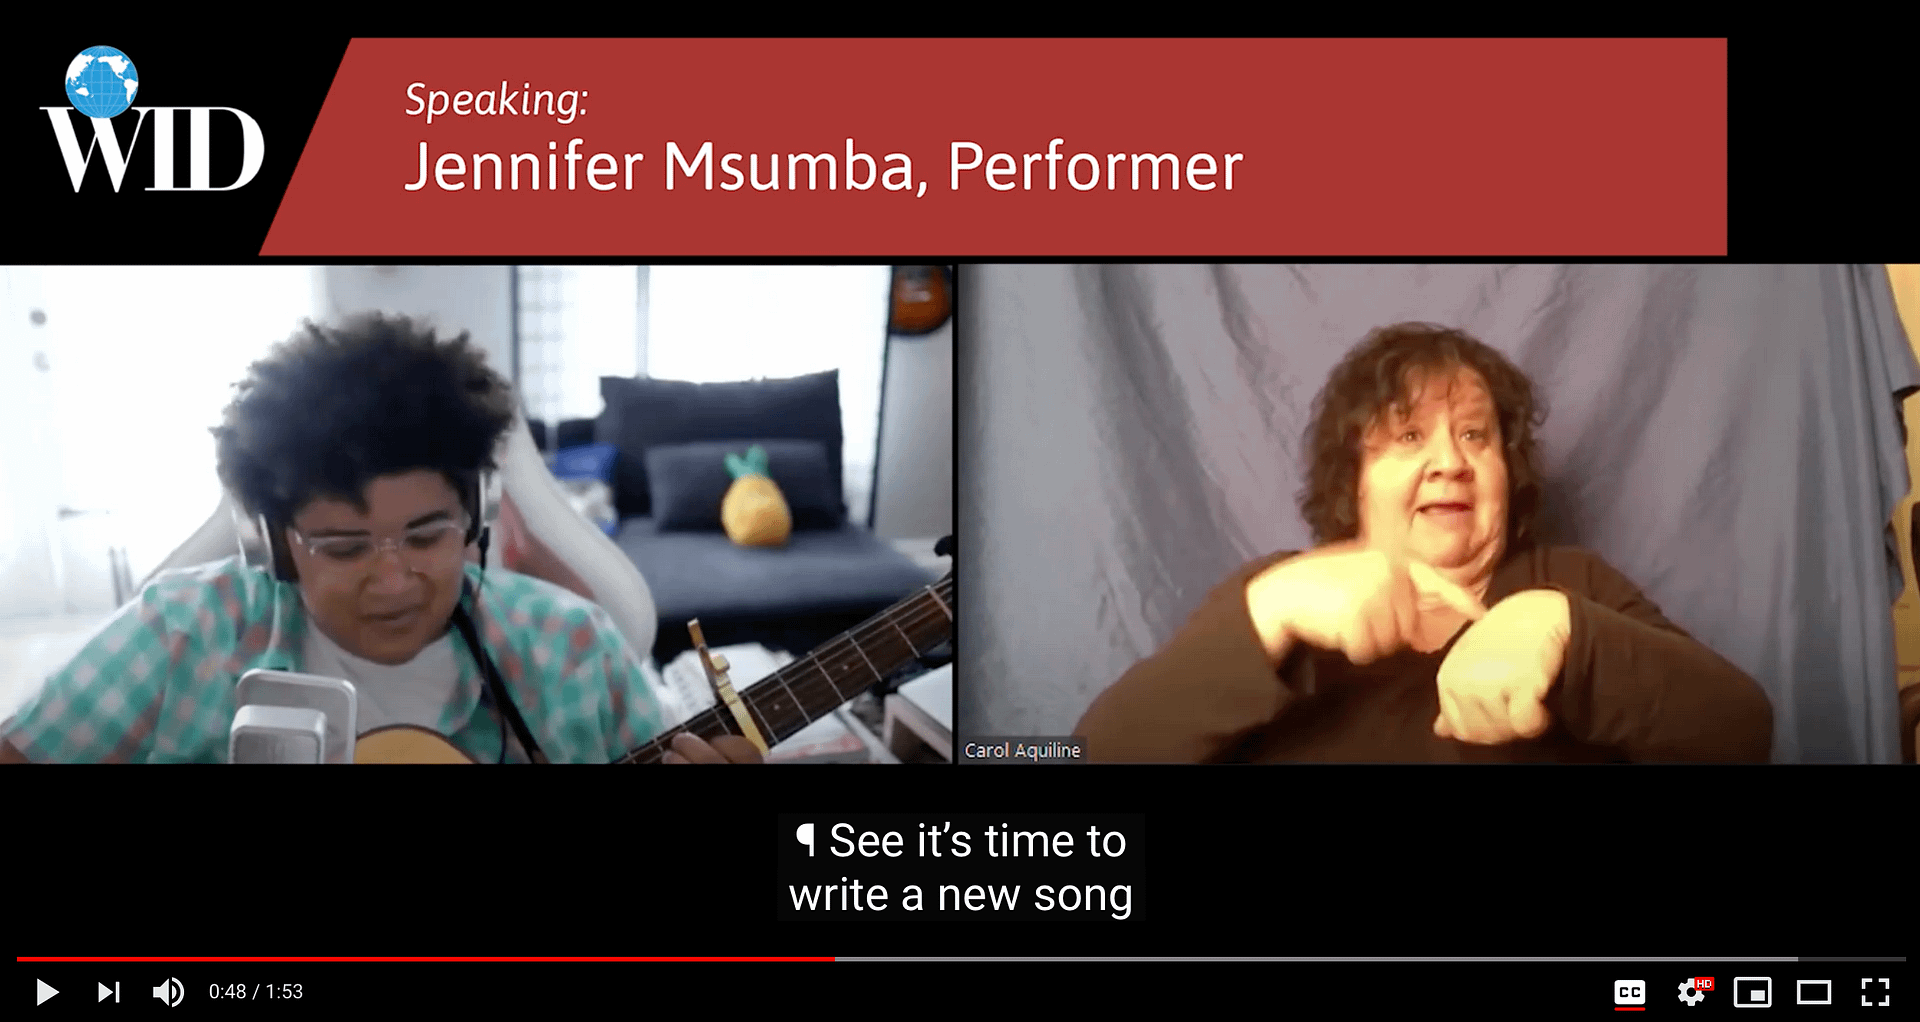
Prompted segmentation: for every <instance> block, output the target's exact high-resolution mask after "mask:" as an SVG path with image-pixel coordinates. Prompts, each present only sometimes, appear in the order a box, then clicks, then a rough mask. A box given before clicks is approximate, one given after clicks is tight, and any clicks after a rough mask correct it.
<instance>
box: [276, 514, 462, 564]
mask: <svg viewBox="0 0 1920 1022" xmlns="http://www.w3.org/2000/svg"><path fill="white" fill-rule="evenodd" d="M468 524H469V523H468V521H467V519H466V517H465V516H464V515H463V516H462V517H461V518H459V519H458V520H455V519H441V520H440V521H437V522H428V523H427V524H425V525H419V526H415V527H414V528H411V529H408V530H407V531H406V533H405V535H403V536H401V537H400V538H399V539H391V538H389V539H382V540H375V539H373V538H372V537H370V536H321V537H319V538H317V539H312V538H308V537H307V536H305V535H302V534H301V532H300V530H298V529H293V528H289V529H288V531H289V532H291V533H293V535H294V538H295V539H296V540H298V541H299V543H300V545H301V546H303V547H306V549H307V552H308V553H310V554H312V555H313V556H315V557H318V558H324V559H325V560H326V561H328V562H329V563H331V564H337V565H339V566H340V567H342V568H371V567H372V566H373V564H374V561H375V560H376V559H377V558H378V557H379V555H380V551H382V550H392V551H393V552H394V553H395V554H397V555H398V556H399V557H400V561H401V563H403V564H405V565H406V566H407V567H408V568H409V569H411V570H413V571H416V572H417V571H419V570H421V568H423V567H430V566H432V565H435V564H438V563H439V562H441V561H442V560H445V559H446V558H448V557H451V556H455V555H457V554H458V553H459V552H460V551H461V549H462V548H463V547H465V546H466V544H465V543H462V542H461V541H460V540H461V539H462V538H463V537H464V536H465V535H466V531H467V526H468Z"/></svg>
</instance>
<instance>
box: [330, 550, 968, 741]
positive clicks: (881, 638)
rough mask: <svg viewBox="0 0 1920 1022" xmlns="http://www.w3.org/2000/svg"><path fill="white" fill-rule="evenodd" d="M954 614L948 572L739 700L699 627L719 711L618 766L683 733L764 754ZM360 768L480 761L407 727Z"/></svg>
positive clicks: (373, 735)
mask: <svg viewBox="0 0 1920 1022" xmlns="http://www.w3.org/2000/svg"><path fill="white" fill-rule="evenodd" d="M939 549H940V551H941V555H942V556H951V555H952V553H951V552H952V549H953V548H952V544H951V543H950V542H948V541H944V540H943V541H942V542H941V545H940V548H939ZM953 611H954V602H953V573H952V572H948V573H947V575H946V577H945V578H942V579H941V580H940V581H938V582H935V583H934V584H932V585H930V586H927V587H926V588H924V589H921V590H920V591H919V592H917V593H915V594H913V595H912V596H909V597H907V598H906V599H904V600H901V601H900V602H899V603H896V604H894V605H893V606H891V607H889V608H887V609H886V610H884V611H881V612H880V613H879V614H877V615H875V616H874V617H872V618H869V619H868V620H866V621H865V622H862V623H861V624H859V625H856V626H854V627H853V628H851V629H849V630H848V631H846V632H843V633H841V634H840V635H838V636H836V637H835V638H832V639H829V640H827V641H826V642H825V643H823V644H821V646H820V647H819V648H818V649H815V650H814V651H813V652H811V653H809V654H807V655H806V656H804V657H802V658H800V659H799V660H795V661H794V662H792V663H790V664H788V665H786V666H785V667H782V668H780V669H779V670H777V671H775V672H773V673H772V674H770V675H768V676H767V677H765V678H763V679H761V680H759V681H757V682H755V683H754V684H753V685H752V687H750V688H748V689H747V690H746V691H744V692H740V693H738V694H737V695H736V694H735V693H734V691H733V688H732V685H731V683H730V682H729V681H727V679H726V664H725V661H724V660H721V659H720V658H718V657H709V655H708V653H707V650H706V644H705V643H704V642H703V641H700V640H699V622H697V621H695V622H692V623H691V624H690V627H691V628H692V630H693V632H694V635H695V639H696V646H697V648H698V649H699V651H700V656H701V660H702V662H703V664H704V666H705V667H706V670H707V674H708V678H709V679H710V680H711V681H712V682H713V683H714V686H715V689H716V693H715V694H716V698H715V700H714V705H713V707H712V708H711V709H708V710H706V711H704V712H702V713H698V714H695V715H694V717H693V718H692V719H691V720H688V721H687V722H686V723H684V724H681V725H680V726H679V727H676V728H673V729H672V730H670V731H668V732H666V733H665V734H662V735H660V736H659V737H657V738H654V739H653V740H652V741H650V742H648V743H647V744H645V745H643V746H641V747H640V748H638V749H635V750H634V751H632V752H630V753H628V754H627V755H625V756H622V757H621V758H619V759H617V760H615V761H614V762H616V763H658V762H660V760H661V759H662V758H663V757H664V756H665V755H666V753H667V750H668V748H669V747H670V746H671V745H672V743H673V739H674V737H675V736H677V735H679V734H680V733H681V732H691V733H693V734H694V735H696V736H698V737H700V738H702V739H704V740H706V741H712V740H713V739H715V738H718V737H720V736H721V735H740V736H743V737H747V738H749V739H750V740H752V741H753V742H754V744H755V745H758V746H761V747H762V752H763V753H764V751H765V749H766V748H771V747H773V746H776V745H779V744H780V743H781V742H782V741H784V740H786V739H787V738H790V737H792V736H793V735H795V734H797V733H798V732H799V731H800V730H801V729H802V728H805V727H806V726H807V725H809V724H812V723H813V722H814V721H816V720H819V719H820V718H821V717H823V716H825V715H827V714H828V713H831V712H832V711H833V710H834V708H835V707H838V706H842V705H844V704H845V703H847V702H848V701H849V700H851V699H853V698H854V697H855V696H858V695H860V694H861V693H862V692H865V691H866V690H867V689H869V688H872V687H873V686H874V685H876V684H878V683H879V682H881V681H882V680H884V679H885V678H886V677H887V676H888V675H889V674H892V673H893V672H894V671H897V670H899V669H900V668H902V667H905V666H907V665H908V664H911V663H914V662H916V661H918V660H920V659H921V657H922V656H923V654H924V653H925V652H926V651H928V650H932V649H934V648H935V647H937V646H939V645H940V644H941V643H943V642H946V641H947V640H949V639H951V638H952V637H953ZM715 661H719V662H718V663H717V664H716V663H715ZM743 718H744V719H743ZM354 762H355V763H412V764H420V763H475V762H478V761H477V760H475V759H474V758H473V757H472V756H469V755H468V754H467V753H465V752H463V751H461V750H460V749H459V748H458V747H456V746H455V745H454V744H453V743H452V742H451V741H449V740H448V739H447V738H446V737H445V736H444V735H440V734H437V733H435V732H433V731H429V730H427V729H426V728H417V727H412V726H408V725H400V726H395V727H389V728H382V729H380V730H378V731H372V732H368V733H367V734H365V735H362V736H360V738H359V739H358V741H357V742H356V743H355V746H354Z"/></svg>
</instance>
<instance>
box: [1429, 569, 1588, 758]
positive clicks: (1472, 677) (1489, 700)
mask: <svg viewBox="0 0 1920 1022" xmlns="http://www.w3.org/2000/svg"><path fill="white" fill-rule="evenodd" d="M1571 613H1572V608H1571V607H1570V606H1569V605H1568V603H1567V597H1566V594H1564V593H1560V592H1556V591H1554V590H1551V589H1529V590H1526V591H1524V592H1518V593H1514V594H1513V595H1512V596H1509V597H1507V598H1506V599H1504V600H1501V601H1500V602H1499V603H1497V604H1494V606H1493V609H1492V610H1489V611H1487V614H1486V616H1485V617H1483V618H1481V619H1480V620H1479V621H1476V622H1474V623H1473V624H1472V625H1470V626H1468V628H1467V630H1466V633H1465V634H1463V635H1461V636H1460V639H1459V641H1458V642H1456V643H1454V646H1453V649H1452V650H1451V651H1449V652H1448V653H1447V659H1446V661H1445V662H1444V663H1442V664H1441V665H1440V716H1439V717H1438V718H1436V719H1435V720H1434V722H1433V733H1434V734H1436V735H1439V736H1440V737H1441V738H1453V739H1457V740H1459V741H1462V742H1467V743H1470V744H1473V745H1499V744H1501V743H1503V742H1511V741H1517V740H1521V739H1527V738H1538V737H1539V736H1540V735H1542V734H1544V733H1545V732H1546V730H1547V727H1548V725H1549V724H1551V723H1552V717H1551V715H1550V714H1549V713H1548V712H1547V707H1546V699H1547V693H1548V692H1549V691H1550V690H1551V689H1552V688H1553V683H1554V680H1555V679H1557V678H1559V676H1560V668H1561V666H1562V665H1563V664H1564V663H1565V662H1566V656H1567V640H1568V638H1569V637H1570V636H1571V635H1572V633H1573V625H1572V622H1571V618H1570V615H1571Z"/></svg>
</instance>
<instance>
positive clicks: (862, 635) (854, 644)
mask: <svg viewBox="0 0 1920 1022" xmlns="http://www.w3.org/2000/svg"><path fill="white" fill-rule="evenodd" d="M941 589H945V590H947V591H948V594H949V595H951V590H952V589H953V581H952V579H951V578H948V579H945V580H942V581H941V582H939V583H936V584H935V585H932V586H928V587H927V588H926V589H925V590H923V592H925V593H929V594H931V595H933V596H934V598H935V599H936V600H937V599H938V598H939V593H938V590H941ZM915 599H918V598H917V597H916V598H915ZM948 620H950V618H949V617H948V615H947V613H946V611H945V609H944V608H938V609H935V610H934V611H933V612H931V613H928V612H927V611H926V609H925V608H924V607H916V608H915V609H913V610H912V611H911V612H910V613H909V615H908V616H904V617H903V616H902V615H901V614H900V613H899V612H898V608H896V609H895V610H890V611H888V612H887V613H884V614H882V615H880V616H879V617H877V618H875V619H873V620H870V621H867V622H863V623H862V624H860V625H857V626H855V627H854V628H851V629H849V630H847V631H845V632H842V633H841V634H840V635H838V636H835V637H834V638H832V639H829V640H828V641H827V642H825V643H822V644H821V645H820V646H819V648H817V649H815V650H814V651H812V652H811V653H809V654H807V655H806V656H804V657H802V658H800V660H798V661H795V662H794V664H793V665H791V667H790V668H785V669H782V670H779V671H776V672H775V676H776V677H778V678H779V680H780V683H781V687H782V688H783V689H784V690H785V691H786V693H787V698H788V700H789V701H790V702H791V703H792V704H793V709H794V710H795V711H798V713H799V715H800V716H801V717H802V718H804V720H805V721H806V723H807V724H811V723H812V722H813V721H814V718H813V717H812V716H811V715H810V714H808V713H807V712H806V708H805V704H806V703H807V702H810V701H811V699H810V698H809V697H811V696H812V695H813V694H815V693H816V692H820V691H821V690H820V686H821V685H822V684H824V685H825V686H826V691H830V692H831V693H832V694H833V695H834V697H835V698H836V699H838V700H839V702H838V703H836V704H835V705H839V703H844V702H846V701H847V700H848V699H851V698H853V696H854V695H858V694H859V693H860V692H863V691H865V690H866V689H868V688H871V687H872V686H873V685H874V684H877V683H878V682H879V681H881V680H883V677H884V676H882V675H881V674H880V672H879V671H878V670H877V669H876V668H874V667H873V665H872V661H870V660H868V659H867V657H866V653H865V651H864V650H863V649H861V646H860V642H861V640H863V639H864V640H866V641H868V642H869V643H873V640H875V639H878V638H880V637H881V636H883V635H884V634H885V632H886V630H887V628H888V627H889V626H891V627H893V629H894V630H895V631H900V624H901V623H902V622H904V623H905V624H906V626H907V627H909V628H912V629H914V630H916V631H917V630H919V629H920V628H922V627H924V626H926V625H928V624H945V623H946V622H947V621H948ZM901 634H902V636H903V637H904V636H905V633H904V632H901ZM874 644H875V645H877V643H874ZM907 648H908V649H909V650H910V651H912V652H913V653H914V655H915V656H918V655H919V651H918V650H917V649H915V648H914V646H913V644H912V642H911V641H909V642H908V643H907ZM849 649H851V651H852V652H853V653H854V654H855V655H857V656H858V657H859V658H860V660H859V661H854V660H853V659H852V658H851V657H849V656H847V655H846V654H847V652H848V650H849ZM830 664H832V665H835V666H839V667H840V668H841V670H840V676H841V677H843V678H844V677H845V676H846V674H847V673H848V672H849V671H851V670H852V669H853V667H854V666H856V665H859V664H864V666H866V668H867V673H868V674H870V675H873V676H874V680H873V681H871V682H867V683H865V684H860V685H858V686H857V687H856V688H855V689H854V691H853V694H852V695H849V694H848V693H847V692H846V691H845V690H843V689H842V688H841V687H840V686H839V685H838V684H836V683H835V681H834V674H833V671H832V670H830V669H829V665H830ZM788 673H791V674H792V678H791V680H789V679H788V678H785V677H780V676H781V675H785V674H788ZM803 693H804V694H803ZM822 694H824V693H822ZM775 698H776V699H777V698H778V697H777V696H776V697H775ZM756 702H758V701H748V700H747V699H745V698H743V699H742V703H743V704H745V706H746V709H747V712H748V713H749V714H750V715H751V716H752V718H753V719H754V721H755V723H756V725H758V726H760V727H762V728H763V729H765V730H766V731H771V732H775V733H776V734H777V733H778V731H779V730H780V729H778V728H775V727H774V726H773V724H772V722H771V721H770V720H768V719H767V713H768V712H769V711H775V712H777V710H776V708H775V707H767V708H764V709H763V708H760V707H759V706H757V705H755V704H756ZM756 710H759V712H755V711H756ZM737 726H738V721H736V720H734V719H733V714H732V712H731V708H730V707H725V706H723V705H718V704H716V705H715V706H713V707H711V708H709V709H707V710H704V711H702V712H700V713H698V714H695V715H694V716H693V717H692V718H689V719H688V720H687V721H685V722H683V723H682V724H680V725H678V726H676V727H674V728H673V729H671V730H669V731H668V732H666V733H665V734H662V735H660V736H658V737H656V738H654V739H653V740H651V741H649V742H647V743H646V744H645V745H643V746H641V747H640V748H639V749H636V750H634V751H633V752H631V753H629V754H628V755H626V756H624V757H621V758H620V759H618V760H615V762H616V763H623V764H624V763H650V762H657V761H658V759H659V758H661V757H663V756H664V755H665V752H666V749H667V746H668V743H670V742H671V741H672V740H673V738H674V737H675V736H676V735H678V734H680V733H681V732H683V731H691V732H693V733H695V734H698V735H701V736H702V737H710V736H716V735H717V734H737V733H738V732H737V731H736V728H737ZM801 726H802V727H804V726H805V724H803V725H801ZM795 730H798V729H795ZM774 740H775V741H777V740H778V739H777V738H776V739H774Z"/></svg>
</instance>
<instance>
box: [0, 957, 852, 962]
mask: <svg viewBox="0 0 1920 1022" xmlns="http://www.w3.org/2000/svg"><path fill="white" fill-rule="evenodd" d="M14 960H15V961H18V962H831V961H833V959H832V958H727V957H705V958H702V957H693V958H513V957H488V958H436V957H424V958H363V957H319V958H298V957H295V958H222V957H209V958H173V957H160V958H28V957H25V956H22V957H20V958H16V959H14Z"/></svg>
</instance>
